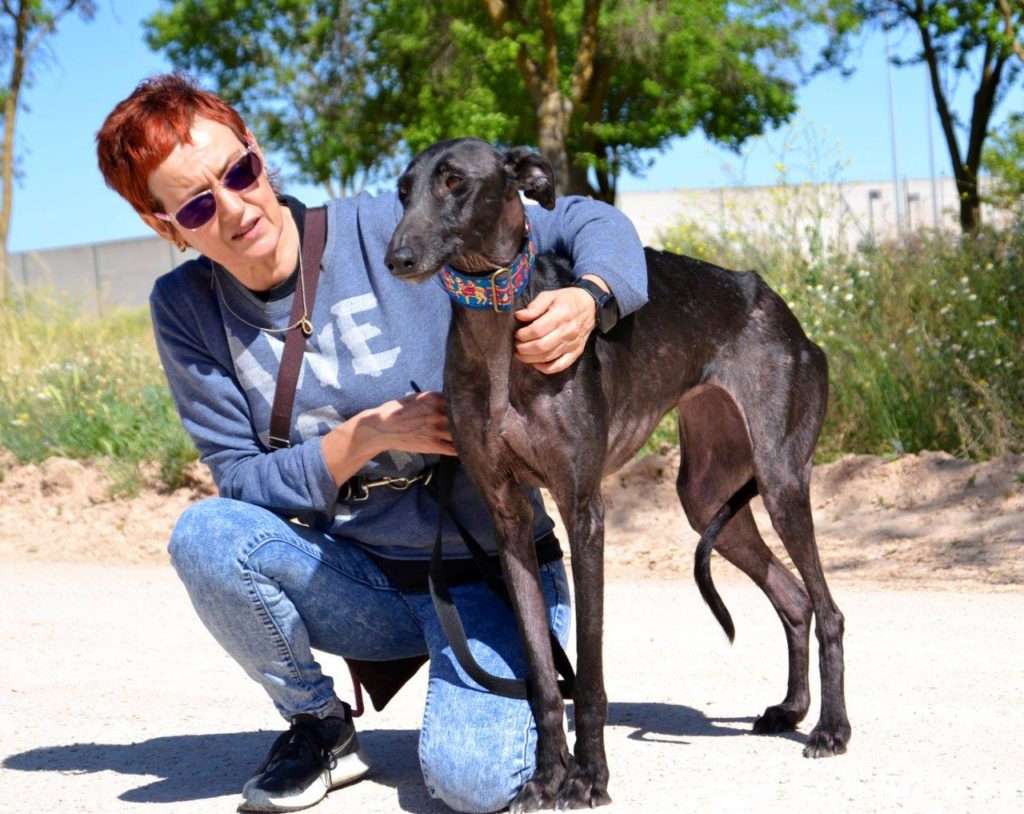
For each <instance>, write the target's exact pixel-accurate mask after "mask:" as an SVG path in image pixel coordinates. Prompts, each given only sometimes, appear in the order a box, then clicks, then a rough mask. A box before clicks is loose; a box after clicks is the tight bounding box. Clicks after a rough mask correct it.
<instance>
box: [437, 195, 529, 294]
mask: <svg viewBox="0 0 1024 814" xmlns="http://www.w3.org/2000/svg"><path fill="white" fill-rule="evenodd" d="M477 233H478V234H482V235H484V237H483V239H482V240H481V241H480V243H479V245H476V246H467V247H464V248H463V250H462V252H461V254H459V255H458V256H456V257H453V258H452V259H451V261H450V262H449V265H450V266H452V268H454V269H456V270H457V271H461V272H465V273H466V274H489V273H490V272H492V271H495V270H496V269H500V268H507V267H508V266H509V265H511V263H512V262H513V261H514V260H515V257H516V255H517V254H518V253H519V249H520V248H521V247H522V244H523V237H524V236H525V234H526V211H525V210H524V208H523V202H522V200H520V198H519V194H518V193H514V194H512V195H511V196H510V197H508V198H506V199H505V203H504V206H503V207H502V210H501V214H500V215H499V216H498V218H497V220H496V221H495V222H494V224H493V225H492V226H490V227H489V228H488V227H486V226H485V227H483V228H481V229H479V230H477Z"/></svg>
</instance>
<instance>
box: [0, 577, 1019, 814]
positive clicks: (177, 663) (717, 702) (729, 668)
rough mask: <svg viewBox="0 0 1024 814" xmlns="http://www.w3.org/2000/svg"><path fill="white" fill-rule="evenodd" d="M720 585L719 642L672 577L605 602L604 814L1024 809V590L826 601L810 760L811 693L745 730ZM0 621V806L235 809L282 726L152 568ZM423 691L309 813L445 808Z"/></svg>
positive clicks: (16, 809) (768, 619) (757, 628)
mask: <svg viewBox="0 0 1024 814" xmlns="http://www.w3.org/2000/svg"><path fill="white" fill-rule="evenodd" d="M719 584H720V588H721V591H722V594H723V596H724V598H725V600H726V602H727V604H728V605H729V607H730V609H731V610H732V613H733V617H734V619H735V620H736V623H737V628H738V637H737V641H736V644H735V646H733V647H729V646H728V644H727V643H726V641H725V639H724V637H723V636H722V634H721V633H720V631H719V630H718V629H717V628H716V626H715V624H714V622H713V620H712V618H711V616H710V614H709V613H708V612H707V610H706V609H705V608H704V607H703V606H702V605H701V602H700V600H699V597H698V596H697V592H696V589H695V588H694V587H693V586H692V584H690V583H689V582H654V581H633V582H615V583H612V584H611V585H609V588H608V600H607V608H608V614H609V619H608V626H607V633H606V652H607V657H606V661H607V665H608V666H607V669H608V674H607V686H608V694H609V697H610V699H611V709H610V723H609V727H608V730H607V745H608V755H609V761H610V765H611V771H612V784H611V789H610V790H611V794H612V797H613V799H614V800H615V803H614V804H613V805H612V806H611V807H610V808H608V809H605V810H607V811H609V812H615V811H619V812H633V811H644V812H652V811H653V812H660V811H665V812H669V811H682V810H692V811H704V810H711V811H715V812H732V811H736V812H739V811H750V810H757V811H767V812H773V811H779V812H782V811H786V812H791V811H792V812H798V811H809V810H832V811H856V812H869V811H886V812H888V811H893V810H897V809H903V810H907V811H921V812H925V811H927V812H947V811H948V812H954V811H955V812H964V811H979V812H981V811H983V812H986V813H987V814H991V812H1002V811H1022V810H1024V771H1022V770H1021V765H1022V763H1021V740H1020V738H1021V732H1022V730H1024V726H1022V725H1024V713H1022V705H1021V703H1020V698H1021V696H1022V695H1024V669H1022V653H1024V626H1022V625H1021V619H1022V618H1024V593H1018V592H1011V593H976V594H975V593H952V592H922V591H902V592H894V591H886V590H879V589H878V588H876V587H867V586H858V585H855V584H849V583H846V584H841V585H835V586H833V587H834V590H835V593H836V600H837V602H838V603H839V605H840V607H841V608H842V610H843V611H844V613H845V614H846V618H847V636H846V644H847V649H846V664H847V674H846V675H847V679H846V688H847V698H848V703H849V711H850V718H851V721H852V723H853V740H852V742H851V746H850V752H849V754H847V755H845V756H843V757H840V758H834V759H830V760H822V761H810V760H805V759H804V758H802V757H801V754H800V749H801V743H802V740H803V737H804V736H805V734H806V732H807V731H808V730H809V729H810V727H811V726H812V725H813V719H814V718H816V715H817V704H818V702H819V700H820V697H819V695H818V693H817V685H816V682H815V689H814V699H813V705H812V714H811V720H810V721H808V722H805V724H804V726H803V727H802V730H801V733H799V734H796V735H792V736H780V737H767V738H762V737H753V736H748V735H747V734H746V732H747V730H748V729H749V726H750V723H751V722H752V720H753V717H754V716H755V715H756V714H758V713H760V711H761V710H762V709H763V707H764V706H766V705H767V704H769V703H774V702H776V701H778V700H780V698H781V696H782V695H783V690H784V681H785V652H784V643H783V637H782V631H781V629H780V628H779V624H778V622H777V621H776V619H775V617H774V614H773V613H772V611H771V609H770V607H769V606H768V604H767V602H766V600H764V599H763V597H762V596H761V595H760V593H758V592H757V591H756V589H753V588H752V587H751V586H750V585H749V583H746V582H744V581H741V580H738V579H728V578H725V579H720V580H719ZM0 618H2V619H3V620H4V623H3V628H4V642H5V645H6V646H5V648H4V650H5V653H4V655H5V657H4V658H3V659H2V661H0V722H2V723H0V811H3V812H5V814H21V813H22V812H25V813H26V814H27V813H29V812H30V813H31V814H37V813H38V812H51V811H52V812H62V813H66V814H70V813H71V812H101V813H102V814H107V813H108V812H113V814H118V813H119V812H125V814H127V813H128V812H134V811H142V810H163V811H167V812H173V814H178V813H179V812H184V813H185V814H188V813H189V812H204V814H205V812H231V811H233V810H234V806H235V804H236V802H237V800H238V790H239V788H240V787H241V785H242V783H243V782H244V780H245V779H246V777H247V776H248V774H249V772H250V771H251V770H252V769H253V768H254V767H255V765H256V764H258V763H259V761H260V760H261V759H262V757H263V754H264V752H265V750H266V749H267V747H268V746H269V744H270V742H271V740H272V739H273V737H274V735H275V734H276V730H278V729H279V728H281V721H280V719H278V718H277V717H276V714H275V713H274V712H273V710H272V709H271V708H270V705H269V703H268V702H267V701H266V699H265V698H264V697H263V695H262V693H261V691H260V690H259V689H258V688H257V687H256V686H255V685H254V684H252V683H251V682H250V681H249V680H248V679H247V678H245V676H244V675H243V674H242V673H241V671H240V670H239V669H238V668H237V667H236V666H235V665H234V664H233V663H232V662H230V660H229V659H228V658H227V657H226V656H225V655H223V654H222V653H221V651H220V650H219V649H218V648H217V646H216V645H215V644H214V642H213V640H212V639H211V638H210V636H209V635H208V634H207V633H206V631H204V630H203V629H202V627H201V626H200V624H199V622H198V620H197V619H196V618H195V617H194V615H193V613H192V610H191V608H190V607H189V605H188V601H187V598H186V597H185V594H184V591H183V589H182V588H181V587H180V586H179V585H178V583H177V581H176V578H175V577H174V574H173V572H172V571H171V570H170V569H169V568H168V567H166V566H138V565H136V566H123V565H109V564H107V565H87V564H52V565H45V564H28V563H22V562H16V561H15V562H4V563H0ZM325 662H326V666H327V667H328V669H330V670H331V671H333V672H334V674H335V675H337V676H339V677H341V678H344V676H345V672H344V669H343V665H342V663H341V662H340V661H338V660H334V659H326V660H325ZM423 679H424V676H423V675H420V676H417V678H416V680H415V681H414V682H413V684H411V685H410V686H409V687H408V688H407V689H405V690H404V691H403V692H402V693H401V694H400V695H399V696H398V698H397V699H396V701H395V702H394V703H393V705H392V706H390V707H389V708H388V709H387V710H385V712H384V713H380V714H378V713H373V712H369V713H367V715H366V717H364V718H363V719H361V720H360V721H359V722H358V726H359V729H360V732H361V738H362V739H363V742H364V744H365V746H366V748H367V750H368V752H369V755H370V758H371V762H372V764H373V765H374V767H375V770H374V774H373V775H372V776H371V778H368V779H367V780H365V781H363V782H361V783H359V784H357V785H355V786H353V787H351V788H348V789H343V790H340V791H338V792H335V793H334V794H332V795H331V797H329V798H328V799H327V800H326V801H325V802H324V803H323V804H321V805H320V806H319V807H318V808H316V809H314V810H315V811H317V812H318V814H331V812H339V814H340V812H359V813H360V814H375V812H392V811H408V812H435V811H441V810H442V807H441V806H439V805H438V804H436V803H433V802H432V801H430V799H429V798H428V797H427V795H426V793H425V791H424V790H423V788H422V783H421V781H420V777H419V770H418V765H417V760H416V726H417V722H418V720H419V706H420V704H421V698H422V693H423V686H424V680H423ZM339 687H341V688H342V691H343V692H344V691H345V689H346V686H345V684H344V682H343V681H339Z"/></svg>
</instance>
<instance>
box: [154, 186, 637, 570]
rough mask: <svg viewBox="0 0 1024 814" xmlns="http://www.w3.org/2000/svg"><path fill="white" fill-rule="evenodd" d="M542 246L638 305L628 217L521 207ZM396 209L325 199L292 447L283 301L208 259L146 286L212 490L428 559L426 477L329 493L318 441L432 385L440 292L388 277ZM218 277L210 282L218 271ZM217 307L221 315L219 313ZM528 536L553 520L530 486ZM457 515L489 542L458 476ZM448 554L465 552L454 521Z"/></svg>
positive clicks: (375, 547) (407, 460)
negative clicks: (287, 431) (274, 420)
mask: <svg viewBox="0 0 1024 814" xmlns="http://www.w3.org/2000/svg"><path fill="white" fill-rule="evenodd" d="M527 213H528V217H529V220H530V226H531V228H532V230H533V234H534V236H535V238H536V240H537V246H538V252H558V253H561V254H564V255H567V256H569V257H571V258H572V260H573V263H574V273H575V274H576V275H577V276H582V275H583V274H596V275H598V276H600V277H601V278H602V279H604V280H605V281H606V282H607V283H608V285H609V286H610V287H611V289H612V291H613V292H614V293H615V295H616V298H617V300H618V304H619V310H620V313H621V314H623V315H625V314H628V313H630V312H632V311H635V310H636V309H637V308H639V307H640V306H641V305H642V304H643V303H644V302H645V300H646V282H647V272H646V263H645V261H644V254H643V249H642V247H641V245H640V241H639V238H638V237H637V234H636V231H635V229H634V228H633V226H632V224H631V223H630V222H629V220H628V219H627V218H626V217H625V216H624V215H622V214H621V213H619V212H618V211H617V210H615V209H614V208H613V207H610V206H608V205H606V204H603V203H599V202H596V201H590V200H587V199H584V198H577V197H569V198H561V199H560V200H559V201H558V205H557V206H556V207H555V209H554V210H552V211H547V210H544V209H542V208H541V207H538V206H529V207H528V208H527ZM401 216H402V210H401V206H400V204H399V202H398V197H397V195H395V194H392V193H389V194H383V195H379V196H376V197H375V196H372V195H369V194H367V193H362V194H360V195H358V196H356V197H353V198H346V199H340V200H333V201H330V202H329V203H328V205H327V221H328V228H327V246H326V248H325V251H324V257H323V262H322V264H321V268H322V271H321V274H320V280H319V283H318V287H317V295H316V303H315V306H314V308H313V314H312V322H313V325H314V328H315V330H314V333H313V335H312V336H311V337H310V338H309V339H308V341H307V343H306V351H305V355H304V358H303V363H302V370H301V372H300V374H299V381H298V386H297V388H296V393H295V406H294V409H293V412H292V431H291V442H292V446H291V447H290V448H288V449H281V450H274V451H271V450H270V447H269V445H268V435H269V427H270V412H271V406H272V403H273V399H274V387H275V384H276V380H277V371H278V366H279V363H280V359H281V353H282V349H283V347H284V338H283V334H272V333H267V332H265V331H262V330H258V329H256V328H253V327H251V326H249V325H246V324H245V322H243V321H242V320H239V319H238V318H237V317H236V316H235V315H234V314H232V313H231V312H232V311H234V312H235V314H237V315H238V316H240V317H242V319H243V320H246V321H248V322H251V323H254V324H255V325H261V326H266V327H271V328H281V327H284V326H285V325H287V324H288V318H289V315H290V313H291V307H292V298H293V297H294V296H300V294H299V292H298V291H295V292H294V293H293V294H292V295H290V296H287V297H285V298H283V299H271V300H269V301H265V300H264V299H261V298H260V297H257V296H255V295H254V294H253V292H251V291H249V290H248V289H246V288H245V287H244V286H242V285H241V284H240V283H239V282H238V281H237V280H236V279H235V278H234V277H232V276H231V275H230V274H228V273H227V272H225V271H224V270H223V269H222V268H220V267H218V266H214V265H213V264H211V263H210V262H209V260H207V259H206V258H199V259H197V260H190V261H188V262H185V263H183V264H181V265H180V266H178V267H177V268H175V269H174V270H173V271H171V272H169V273H168V274H165V275H164V276H162V277H160V278H159V279H158V280H157V281H156V284H155V285H154V288H153V292H152V294H151V295H150V309H151V313H152V318H153V325H154V328H155V332H156V341H157V348H158V350H159V352H160V359H161V361H162V363H163V367H164V371H165V373H166V374H167V381H168V384H169V385H170V389H171V393H172V395H173V397H174V401H175V404H176V405H177V408H178V412H179V414H180V416H181V420H182V423H183V425H184V427H185V429H186V430H187V431H188V433H189V435H190V436H191V437H192V440H193V441H194V442H195V445H196V447H197V448H198V450H199V454H200V458H201V460H202V461H203V463H205V464H206V465H207V466H209V468H210V470H211V472H212V474H213V478H214V481H215V482H216V484H217V487H218V489H219V491H220V494H221V495H222V496H223V497H228V498H234V499H237V500H244V501H247V502H249V503H253V504H256V505H259V506H264V507H266V508H268V509H270V510H272V511H274V512H276V513H279V514H281V515H282V516H285V517H297V518H299V519H300V520H302V521H303V522H305V523H307V524H309V525H311V526H314V527H315V528H319V529H322V530H324V531H328V532H330V533H331V534H334V535H336V536H339V537H343V538H346V539H348V540H351V541H353V542H354V543H356V544H357V545H360V546H363V547H365V548H367V549H368V550H369V551H371V552H372V553H374V554H376V555H378V556H382V557H387V558H415V559H425V558H428V557H429V556H430V550H431V547H432V546H433V543H434V538H435V536H436V534H437V505H436V503H435V502H434V500H433V499H432V498H431V497H430V495H429V494H428V493H427V491H426V490H425V489H424V488H422V486H416V487H414V488H412V489H410V490H409V491H406V492H398V491H395V490H392V489H389V488H386V487H384V488H378V489H374V490H372V491H371V494H372V496H371V498H370V499H369V500H367V501H365V502H353V501H346V502H338V501H337V494H338V487H337V485H336V484H335V482H334V479H333V477H332V475H331V473H330V472H329V471H328V469H327V465H326V462H325V461H324V457H323V454H322V452H321V445H320V436H322V435H324V434H326V433H327V432H328V431H330V430H331V428H333V427H334V426H336V425H337V424H339V423H341V422H342V421H344V420H346V419H348V418H351V417H352V416H354V415H356V414H357V413H359V412H361V411H363V410H365V409H368V408H371V407H376V406H378V405H380V404H383V403H384V402H386V401H389V400H391V399H396V398H401V397H404V396H406V395H408V394H410V393H411V392H413V387H412V383H413V382H415V384H416V386H417V387H419V389H420V390H424V391H425V390H441V389H442V384H443V372H444V353H445V342H446V338H447V335H448V326H449V322H450V320H451V308H452V306H451V303H450V301H449V299H448V296H447V294H445V292H444V291H443V290H442V289H441V287H440V286H439V285H435V284H434V283H433V282H428V283H423V284H419V285H416V284H412V283H407V282H401V281H399V280H397V279H395V278H394V277H393V276H392V275H391V273H390V272H389V271H388V270H387V268H386V267H385V265H384V253H385V250H386V247H387V244H388V241H389V240H390V239H391V234H392V232H393V231H394V229H395V227H396V226H397V225H398V221H399V220H400V219H401ZM214 275H215V276H216V280H214V279H213V277H214ZM225 304H227V305H228V306H229V308H226V307H225ZM436 460H437V456H431V455H420V454H416V453H407V452H402V451H397V450H395V451H390V452H386V453H383V454H381V455H379V456H377V457H376V458H374V459H373V460H371V461H370V462H369V463H368V464H367V465H366V466H365V467H364V468H363V469H362V470H361V474H365V475H367V476H369V477H373V478H378V477H382V476H392V477H410V476H413V475H416V474H417V473H419V472H420V471H422V470H423V469H424V468H425V467H427V466H429V465H431V464H433V463H435V462H436ZM529 493H530V497H531V501H532V503H533V506H534V517H535V524H534V534H535V537H536V538H537V539H539V538H540V537H541V536H543V535H545V534H547V533H548V532H549V531H550V530H551V528H552V527H553V524H552V522H551V520H550V518H549V517H548V516H547V515H546V514H545V512H544V509H543V505H542V503H541V501H540V497H539V495H538V494H537V492H536V490H529ZM451 505H452V510H453V512H454V514H455V515H456V517H458V519H459V520H460V521H461V522H462V523H463V524H464V525H465V526H466V527H467V528H468V529H469V531H470V532H471V533H472V534H473V536H474V537H476V539H477V540H478V541H479V542H480V543H481V545H482V546H483V547H484V548H485V549H486V550H488V551H494V550H495V547H496V546H495V536H494V528H493V525H492V524H491V519H490V515H489V513H488V511H487V509H486V507H485V506H484V504H483V501H482V500H481V498H480V497H479V495H478V494H477V493H476V491H475V489H474V488H473V486H472V484H471V483H470V481H469V478H468V477H467V476H466V474H465V472H464V471H461V470H460V471H459V473H458V475H457V476H456V483H455V489H454V491H453V493H452V499H451ZM444 545H445V556H451V557H465V556H467V552H466V550H465V546H464V544H463V542H462V539H461V537H460V536H459V534H458V531H457V530H456V529H455V527H454V525H452V524H451V523H450V522H449V528H448V530H447V532H446V534H445V536H444Z"/></svg>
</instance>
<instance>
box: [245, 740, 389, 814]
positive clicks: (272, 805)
mask: <svg viewBox="0 0 1024 814" xmlns="http://www.w3.org/2000/svg"><path fill="white" fill-rule="evenodd" d="M369 771H370V766H369V764H368V763H367V762H366V759H365V758H364V757H363V754H362V749H359V750H357V751H355V752H352V753H351V754H348V755H345V756H344V757H340V758H338V762H337V764H336V765H335V767H334V768H333V769H331V770H325V771H324V772H323V773H322V774H321V775H320V776H319V777H318V778H317V779H316V780H314V781H313V782H312V783H310V784H309V786H308V787H307V788H306V789H304V790H303V791H302V792H300V793H299V794H291V795H289V796H287V797H272V796H270V795H260V796H261V799H259V800H243V801H242V802H241V803H240V804H239V806H238V811H240V812H246V814H255V812H259V813H260V814H265V813H266V812H276V811H301V810H302V809H304V808H309V807H310V806H315V805H316V804H317V803H319V802H320V801H321V800H323V799H324V797H326V796H327V793H328V792H330V791H333V790H334V789H338V788H341V787H342V786H347V785H349V784H350V783H354V782H356V781H357V780H359V779H360V778H362V777H365V776H366V774H367V772H369ZM242 793H243V794H245V789H243V790H242Z"/></svg>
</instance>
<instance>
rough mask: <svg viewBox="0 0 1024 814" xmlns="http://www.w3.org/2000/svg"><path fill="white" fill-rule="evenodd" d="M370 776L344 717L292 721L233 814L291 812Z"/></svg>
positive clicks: (348, 719) (353, 730)
mask: <svg viewBox="0 0 1024 814" xmlns="http://www.w3.org/2000/svg"><path fill="white" fill-rule="evenodd" d="M369 770H370V767H369V766H367V765H366V762H365V761H364V760H363V757H362V755H360V753H359V740H358V738H357V737H356V728H355V727H354V726H353V725H352V715H351V713H350V711H349V709H348V705H345V716H344V717H340V716H330V717H327V718H316V717H314V716H313V715H297V716H295V718H294V719H293V720H292V726H291V729H289V730H288V731H287V732H284V733H282V734H281V735H280V736H279V737H278V739H277V740H276V741H274V745H273V746H271V747H270V754H268V755H267V759H266V760H265V761H264V762H263V765H262V766H260V768H259V769H258V770H257V771H256V774H255V775H253V777H252V778H250V780H249V782H248V783H246V784H245V786H244V788H243V789H242V797H243V800H242V803H241V805H239V806H238V810H239V811H297V810H299V809H301V808H309V807H310V806H312V805H316V804H317V803H319V802H320V801H321V800H322V799H323V798H324V797H325V796H326V795H327V792H329V791H330V790H331V789H336V788H338V787H339V786H343V785H345V784H346V783H352V782H353V781H355V780H358V779H359V778H360V777H362V776H363V775H364V774H366V773H367V772H368V771H369Z"/></svg>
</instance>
